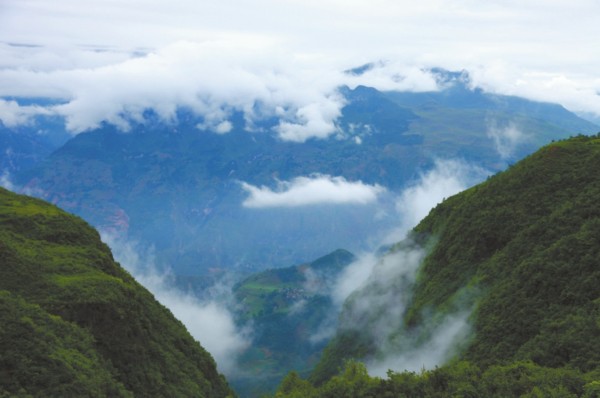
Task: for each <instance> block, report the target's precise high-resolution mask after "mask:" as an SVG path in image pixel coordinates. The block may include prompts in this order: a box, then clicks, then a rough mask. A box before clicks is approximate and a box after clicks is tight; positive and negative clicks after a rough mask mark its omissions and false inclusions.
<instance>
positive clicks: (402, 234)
mask: <svg viewBox="0 0 600 398" xmlns="http://www.w3.org/2000/svg"><path fill="white" fill-rule="evenodd" d="M487 175H489V173H488V172H486V171H485V170H483V169H481V168H479V167H476V166H473V165H471V164H468V163H466V162H464V161H460V160H448V159H445V160H444V159H439V160H437V161H436V162H435V163H434V167H433V168H432V169H430V170H428V171H426V172H423V173H421V175H420V177H419V179H418V180H416V181H414V182H413V183H412V184H409V185H408V186H407V187H406V188H405V189H404V190H403V191H402V192H400V193H399V194H398V195H397V200H396V214H395V216H396V217H397V219H398V226H397V227H396V228H395V229H394V230H393V231H392V232H390V233H388V234H387V235H385V237H384V239H383V240H382V242H381V246H382V247H390V245H393V246H392V249H391V250H388V249H385V250H378V251H375V252H362V254H359V255H358V258H357V260H356V261H354V262H353V263H352V264H350V265H349V266H347V267H346V268H345V269H344V270H343V271H342V272H341V273H340V275H339V277H338V278H337V279H336V280H335V281H334V282H333V284H332V287H331V290H330V292H329V294H330V296H331V298H332V301H333V302H334V303H335V305H336V307H337V308H338V311H339V312H338V313H339V314H340V317H339V320H338V322H337V331H343V330H357V331H360V332H361V333H366V334H367V335H368V338H369V340H370V341H371V342H372V343H373V344H374V345H375V351H376V354H375V355H374V356H373V357H370V358H366V360H367V361H366V364H367V368H368V370H369V373H370V374H372V375H375V376H381V377H384V376H385V375H386V372H387V370H388V369H392V370H395V371H403V370H409V371H419V370H421V369H423V368H426V369H431V368H433V367H435V366H438V365H441V364H443V363H444V362H445V361H447V360H448V359H449V358H451V356H452V355H454V354H455V353H456V352H457V350H459V348H460V344H461V343H463V342H465V341H466V340H467V339H468V338H469V335H470V330H471V329H470V324H469V321H468V319H469V315H470V314H471V310H472V308H471V307H470V304H468V303H465V304H462V303H457V304H456V308H454V309H453V310H452V311H450V312H448V313H445V314H436V313H433V314H431V313H427V314H421V315H422V320H423V321H422V323H421V324H420V326H419V327H418V328H417V330H411V331H410V332H409V331H407V330H406V327H405V325H404V323H403V317H404V314H405V312H406V309H407V307H408V306H409V305H410V302H411V299H412V294H413V287H414V284H415V281H416V277H417V273H418V270H419V267H420V266H421V265H422V263H423V260H424V259H425V257H426V255H427V249H426V248H424V247H421V246H420V245H419V244H417V243H416V242H414V241H413V239H411V237H410V232H409V231H410V230H411V229H412V228H413V227H414V226H416V224H417V223H418V222H419V221H420V220H421V219H422V218H423V217H425V216H427V214H429V212H430V210H431V209H432V208H433V207H435V206H436V205H437V204H439V203H441V202H442V201H443V200H444V199H445V198H448V197H450V196H452V195H454V194H456V193H458V192H460V191H462V190H464V189H466V188H468V187H469V186H472V185H474V184H475V183H478V182H480V181H482V180H484V179H485V178H486V177H487ZM334 324H335V322H334V320H333V319H326V320H324V321H323V323H322V326H321V328H320V329H319V330H318V331H317V333H315V336H314V339H315V340H316V341H319V340H321V339H323V338H331V337H333V335H334V334H335V332H336V329H335V328H334V327H333V326H332V325H334Z"/></svg>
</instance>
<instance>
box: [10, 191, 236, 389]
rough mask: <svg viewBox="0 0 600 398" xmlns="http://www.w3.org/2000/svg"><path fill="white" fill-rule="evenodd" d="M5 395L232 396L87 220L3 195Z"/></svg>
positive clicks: (204, 354) (208, 360)
mask: <svg viewBox="0 0 600 398" xmlns="http://www.w3.org/2000/svg"><path fill="white" fill-rule="evenodd" d="M0 353H1V356H0V396H1V397H4V396H7V397H8V396H11V397H12V396H23V397H64V396H94V397H133V396H136V397H137V396H139V397H144V396H148V397H150V396H152V397H189V396H201V397H225V396H228V395H232V393H231V390H230V389H229V387H228V385H227V383H226V381H225V380H224V378H223V376H221V375H219V374H218V373H217V370H216V365H215V363H214V361H213V359H212V358H211V356H210V354H208V353H207V352H206V351H205V350H204V349H203V348H202V347H201V346H200V345H199V344H198V343H197V342H196V341H194V340H193V338H192V337H191V336H190V335H189V333H188V332H187V331H186V330H185V328H184V326H183V325H182V324H181V323H180V322H179V321H177V320H176V319H175V318H174V317H173V315H172V314H171V313H170V312H169V311H168V310H167V309H166V308H164V307H163V306H162V305H160V304H159V303H158V302H157V301H156V300H155V299H154V298H153V296H152V295H151V294H150V293H149V292H148V291H147V290H145V289H144V288H143V287H142V286H141V285H139V284H138V283H137V282H136V281H135V280H134V279H133V278H132V277H131V276H130V275H129V274H128V273H127V272H125V271H124V270H123V269H122V268H121V267H120V266H119V265H118V264H117V263H115V262H114V260H113V258H112V255H111V253H110V250H109V249H108V247H107V246H106V245H104V244H103V243H102V242H101V241H100V238H99V235H98V233H97V232H96V231H95V230H94V229H92V228H91V227H90V226H88V225H87V224H86V223H85V222H84V221H83V220H81V219H79V218H77V217H74V216H71V215H68V214H66V213H64V212H62V211H61V210H59V209H58V208H56V207H55V206H52V205H49V204H47V203H45V202H43V201H41V200H37V199H32V198H28V197H25V196H19V195H16V194H13V193H11V192H9V191H6V190H4V189H0Z"/></svg>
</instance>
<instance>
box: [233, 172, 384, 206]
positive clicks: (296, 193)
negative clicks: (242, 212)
mask: <svg viewBox="0 0 600 398" xmlns="http://www.w3.org/2000/svg"><path fill="white" fill-rule="evenodd" d="M241 184H242V188H243V189H244V191H246V192H247V193H248V198H247V199H246V200H244V202H243V206H244V207H250V208H269V207H299V206H311V205H320V204H358V205H364V204H368V203H373V202H375V201H376V200H377V197H378V195H379V194H381V193H383V192H384V191H385V188H383V187H382V186H380V185H377V184H376V185H368V184H364V183H363V182H362V181H356V182H352V181H348V180H346V179H345V178H344V177H332V176H329V175H325V174H315V175H311V176H310V177H296V178H294V179H293V180H291V181H277V186H276V188H275V189H272V188H269V187H266V186H260V187H257V186H254V185H250V184H248V183H245V182H242V183H241Z"/></svg>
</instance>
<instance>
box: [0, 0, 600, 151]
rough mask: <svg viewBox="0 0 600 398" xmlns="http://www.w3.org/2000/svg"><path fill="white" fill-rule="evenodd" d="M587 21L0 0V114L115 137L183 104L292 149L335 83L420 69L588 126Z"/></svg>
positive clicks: (592, 30)
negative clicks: (553, 107)
mask: <svg viewBox="0 0 600 398" xmlns="http://www.w3.org/2000/svg"><path fill="white" fill-rule="evenodd" d="M599 15H600V1H598V0H577V1H563V0H549V1H541V0H532V1H509V0H507V1H501V0H498V1H486V2H481V1H472V0H454V1H441V0H424V1H419V2H408V1H390V0H369V1H366V0H364V1H363V0H349V1H344V2H342V1H338V0H319V1H316V0H314V1H313V0H304V1H296V0H287V1H281V0H279V1H275V0H255V1H251V2H250V1H243V0H236V1H231V0H230V1H225V0H223V1H200V2H199V1H192V0H174V1H169V2H164V1H159V0H120V1H113V0H104V1H86V2H81V1H75V0H55V1H52V2H48V1H42V0H2V1H0V98H4V99H3V100H2V101H0V119H1V120H2V121H3V123H4V124H5V125H7V126H15V125H19V124H23V123H27V122H30V120H31V117H32V116H33V115H36V114H52V115H59V116H62V117H64V118H65V120H66V125H67V128H68V129H69V131H71V132H72V133H79V132H81V131H85V130H89V129H92V128H94V127H97V126H98V125H99V123H101V122H102V121H108V122H109V123H112V124H115V125H117V126H118V127H119V128H121V129H122V130H125V131H126V130H127V129H128V127H129V124H128V118H129V120H130V119H135V118H138V119H139V118H141V115H142V113H143V111H144V110H145V109H149V108H152V109H155V110H156V111H157V112H158V113H159V114H160V116H161V117H163V118H164V119H165V120H170V121H173V120H175V118H176V117H175V110H176V108H177V107H178V106H185V107H188V108H191V109H192V110H194V112H196V113H197V114H198V115H200V116H202V117H203V119H204V123H203V124H202V125H201V126H199V128H205V129H209V130H212V131H215V132H217V133H227V132H228V131H229V130H230V129H231V124H230V122H229V118H230V116H231V114H232V112H233V111H242V112H244V115H245V118H246V127H247V128H248V129H249V130H251V129H252V127H253V125H254V123H255V122H256V121H257V120H260V119H262V118H266V117H273V116H277V117H278V118H279V119H280V123H279V125H278V126H276V128H275V132H276V133H277V134H278V135H279V137H280V138H281V139H283V140H288V141H294V142H304V141H306V140H307V139H310V138H319V139H323V138H328V137H331V136H334V135H335V133H336V126H335V120H336V119H337V118H338V117H339V116H340V114H341V109H342V108H343V106H344V99H343V98H342V97H341V95H340V94H339V92H338V91H337V88H338V87H339V86H341V85H347V86H349V87H354V86H356V85H358V84H365V85H370V86H373V87H375V88H378V89H384V90H386V89H387V90H389V89H394V90H411V91H429V90H435V89H439V88H440V87H439V85H438V84H437V83H436V81H435V79H434V78H433V77H432V76H431V75H429V74H428V73H427V70H428V68H432V67H442V68H446V69H449V70H467V71H468V72H469V74H470V76H471V81H472V84H473V85H474V86H477V87H481V88H483V89H485V90H487V91H490V92H496V93H500V94H511V95H520V96H524V97H527V98H531V99H535V100H543V101H549V102H556V103H560V104H562V105H563V106H565V107H567V108H568V109H570V110H572V111H577V112H587V113H590V114H594V115H596V116H599V115H600V95H599V94H598V93H599V92H600V77H599V76H598V74H597V71H598V70H599V69H600V68H599V66H600V41H598V40H597V37H600V24H598V23H597V18H598V16H599ZM369 62H373V63H375V67H374V68H373V69H372V70H370V71H369V72H367V73H366V74H365V75H363V76H352V75H348V74H344V73H343V71H345V70H347V69H349V68H353V67H357V66H360V65H363V64H365V63H369ZM22 97H49V98H53V99H55V100H57V101H59V102H60V104H59V105H54V106H44V107H39V106H37V107H36V106H25V105H23V104H20V105H19V104H17V103H16V102H14V101H13V100H14V99H19V98H22Z"/></svg>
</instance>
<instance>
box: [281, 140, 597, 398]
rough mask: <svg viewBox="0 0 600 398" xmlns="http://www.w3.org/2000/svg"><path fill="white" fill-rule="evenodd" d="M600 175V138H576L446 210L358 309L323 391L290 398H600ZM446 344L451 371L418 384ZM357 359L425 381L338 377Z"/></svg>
mask: <svg viewBox="0 0 600 398" xmlns="http://www.w3.org/2000/svg"><path fill="white" fill-rule="evenodd" d="M599 167H600V135H598V136H593V137H584V136H579V137H574V138H572V139H569V140H565V141H560V142H555V143H552V144H550V145H548V146H545V147H543V148H542V149H540V150H539V151H537V152H536V153H535V154H533V155H531V156H529V157H527V158H526V159H524V160H523V161H521V162H519V163H517V164H515V165H514V166H512V167H510V168H509V169H508V170H506V171H504V172H501V173H498V174H497V175H495V176H493V177H491V178H489V179H488V181H486V182H484V183H481V184H479V185H477V186H474V187H473V188H470V189H468V190H466V191H464V192H462V193H460V194H458V195H456V196H453V197H451V198H448V199H447V200H445V201H444V202H443V203H441V204H439V205H438V206H437V207H436V208H435V209H434V210H433V211H432V212H431V213H430V214H429V215H428V216H427V217H426V218H425V219H424V220H423V221H421V223H420V224H419V225H418V226H417V227H416V228H415V229H414V231H413V233H412V234H411V235H410V236H409V238H407V240H406V241H403V242H401V243H399V244H397V245H396V246H395V247H394V248H393V249H392V250H391V251H390V253H389V254H387V255H386V256H385V257H384V258H383V260H382V261H381V263H380V264H379V265H378V266H377V267H376V268H375V269H374V272H373V274H372V275H371V277H370V279H369V281H368V282H367V283H366V284H365V286H364V287H363V288H362V289H361V290H359V291H357V292H355V293H354V294H353V295H352V296H351V297H350V298H349V299H348V301H347V302H346V303H345V306H344V310H343V313H342V315H341V317H340V325H339V328H338V333H337V336H336V337H335V338H334V339H333V341H332V343H331V344H330V345H329V346H328V347H327V348H326V349H325V353H324V355H323V358H322V359H321V362H320V363H319V365H318V366H317V368H316V370H315V372H314V373H313V375H312V376H311V379H312V380H313V381H314V382H315V383H316V384H317V385H320V387H314V386H313V385H311V384H309V383H308V382H307V381H304V380H301V379H300V378H298V375H297V374H290V375H289V376H288V377H287V378H286V380H284V382H283V383H282V384H281V386H280V389H279V393H278V395H277V396H281V397H285V396H300V395H302V396H320V397H321V396H345V394H346V392H347V391H350V390H352V391H354V393H353V394H352V396H357V397H359V396H385V394H391V395H393V396H414V397H438V396H439V397H446V396H489V397H513V396H515V397H516V396H569V397H578V396H584V397H593V396H598V395H597V394H598V393H599V392H600V352H599V351H598V350H597V347H598V345H599V344H600V267H599V264H600V240H599V237H600V208H599V207H598V203H600V176H599V175H598V173H597V170H598V168H599ZM419 248H420V249H419ZM417 250H421V252H420V253H421V256H417V257H415V258H416V259H417V260H418V261H416V263H418V267H417V268H416V269H415V271H414V272H406V271H402V269H406V264H407V259H408V258H409V257H410V253H416V251H417ZM384 277H385V278H384ZM373 298H379V301H374V300H373ZM369 300H370V301H369ZM367 303H369V304H371V305H370V306H369V307H368V310H366V311H362V312H361V311H360V307H361V306H362V307H364V306H365V305H366V304H367ZM457 319H461V321H460V322H457V321H456V320H457ZM450 320H454V321H450ZM384 322H385V324H386V325H388V326H392V327H393V330H388V331H387V333H383V334H382V333H379V334H377V333H376V331H378V332H381V325H382V324H384ZM456 325H459V327H458V328H457V327H456ZM459 329H460V330H461V333H456V331H457V330H459ZM441 336H444V337H443V338H442V337H441ZM376 337H377V338H380V340H378V339H376ZM381 338H383V339H381ZM444 339H446V340H447V341H450V342H451V343H452V344H453V345H454V347H453V348H452V349H448V350H447V354H448V355H447V357H446V358H445V360H446V361H447V363H446V364H445V365H444V366H442V367H439V368H435V369H433V370H427V371H426V370H422V371H421V372H420V373H418V369H419V367H420V366H421V363H422V362H420V360H424V359H425V358H427V356H432V355H436V354H439V352H440V351H442V350H444V348H443V346H444V344H442V341H443V340H444ZM419 353H421V354H422V355H419ZM423 353H425V354H423ZM351 358H354V359H359V360H363V361H366V363H367V365H368V366H369V368H370V369H376V368H377V366H376V365H377V364H390V363H396V364H397V366H406V367H413V368H416V369H415V370H413V371H410V372H402V371H403V370H404V369H406V368H396V369H393V371H389V372H388V376H389V378H388V379H385V380H384V379H379V378H374V377H370V376H369V375H368V374H367V371H366V368H365V367H364V366H363V365H361V364H358V363H356V362H349V363H348V365H347V366H346V369H345V371H343V372H342V373H341V374H340V375H339V376H334V375H335V374H337V372H338V369H339V368H340V367H341V366H343V362H344V360H348V359H351ZM401 358H405V359H407V361H404V362H401V361H400V362H399V361H398V359H401ZM394 361H395V362H394ZM411 361H412V362H411ZM415 362H416V363H415ZM332 376H334V377H332ZM300 391H302V394H300V395H294V394H299V392H300ZM403 394H404V395H403Z"/></svg>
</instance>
